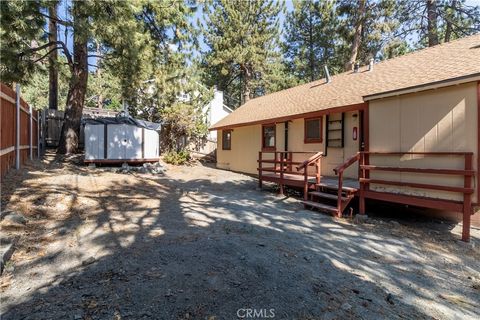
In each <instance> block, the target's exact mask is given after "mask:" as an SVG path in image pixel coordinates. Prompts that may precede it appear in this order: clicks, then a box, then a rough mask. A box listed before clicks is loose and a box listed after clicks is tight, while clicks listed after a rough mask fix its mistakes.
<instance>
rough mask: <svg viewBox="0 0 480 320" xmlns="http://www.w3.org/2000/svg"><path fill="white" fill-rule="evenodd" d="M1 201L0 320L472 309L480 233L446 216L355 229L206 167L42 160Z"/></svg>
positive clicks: (479, 276)
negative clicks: (144, 169) (6, 255)
mask: <svg viewBox="0 0 480 320" xmlns="http://www.w3.org/2000/svg"><path fill="white" fill-rule="evenodd" d="M2 207H3V208H4V209H5V208H7V209H11V210H14V211H16V212H19V213H22V214H23V215H25V217H26V218H27V219H28V223H27V225H26V226H25V227H21V228H5V227H4V228H2V234H4V235H8V236H10V237H17V245H16V247H17V249H16V251H15V253H14V255H13V257H12V261H11V262H9V265H8V267H7V270H6V271H5V272H4V273H3V275H2V276H1V283H0V290H1V307H0V311H1V314H2V316H1V318H2V319H4V320H7V319H209V320H212V319H237V318H246V316H247V315H250V316H251V315H256V318H264V319H267V318H268V319H272V318H274V319H401V318H402V319H403V318H407V319H430V318H436V319H478V318H479V317H480V309H479V307H478V303H479V297H480V273H479V270H480V250H479V244H480V234H479V231H478V230H472V236H473V238H472V242H471V243H470V244H465V243H463V242H461V241H459V238H460V229H461V227H460V226H452V225H449V224H445V223H432V222H421V223H413V222H410V221H407V220H397V221H394V222H392V221H391V219H386V218H375V219H370V220H369V222H368V223H365V224H354V223H353V222H351V221H349V220H348V219H342V220H338V219H334V218H332V217H329V216H326V215H324V214H320V213H317V212H312V211H308V210H304V209H303V207H302V206H301V204H300V203H299V201H298V200H296V199H295V198H293V197H279V196H276V194H275V193H274V192H272V190H257V188H256V181H255V179H253V178H251V177H248V176H245V175H241V174H237V173H232V172H227V171H222V170H217V169H214V168H211V167H209V166H204V165H201V164H197V165H195V166H191V167H169V168H168V170H167V173H166V174H165V175H164V176H159V175H156V176H155V175H150V174H140V173H134V174H120V173H113V172H111V171H109V170H108V169H101V168H97V169H93V168H87V167H85V166H79V165H76V164H75V163H74V162H68V163H66V164H63V163H61V162H58V161H55V160H54V159H53V158H49V159H47V160H45V161H43V162H36V163H32V164H30V165H29V166H27V167H26V168H25V169H23V170H21V171H15V170H13V171H11V172H10V173H9V174H8V175H7V177H6V178H5V179H4V180H3V182H2ZM248 309H253V310H250V311H249V310H248ZM254 311H255V312H256V314H254V313H253V312H254ZM249 312H250V313H249Z"/></svg>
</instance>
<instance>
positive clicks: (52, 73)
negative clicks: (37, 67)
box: [48, 1, 58, 110]
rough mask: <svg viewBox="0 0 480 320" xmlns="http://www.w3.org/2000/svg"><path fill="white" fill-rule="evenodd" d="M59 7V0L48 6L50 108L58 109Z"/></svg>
mask: <svg viewBox="0 0 480 320" xmlns="http://www.w3.org/2000/svg"><path fill="white" fill-rule="evenodd" d="M57 7H58V1H52V2H51V3H50V5H49V6H48V15H49V18H48V41H49V42H50V43H52V45H51V46H50V48H49V49H50V50H51V52H50V55H49V57H48V71H49V76H48V84H49V89H48V108H49V109H53V110H57V109H58V51H57V50H55V47H56V44H55V42H56V41H57V39H58V35H57Z"/></svg>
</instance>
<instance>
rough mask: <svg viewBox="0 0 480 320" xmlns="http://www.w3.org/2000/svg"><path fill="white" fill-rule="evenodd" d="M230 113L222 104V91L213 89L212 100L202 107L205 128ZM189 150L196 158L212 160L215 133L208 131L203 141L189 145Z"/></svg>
mask: <svg viewBox="0 0 480 320" xmlns="http://www.w3.org/2000/svg"><path fill="white" fill-rule="evenodd" d="M231 112H232V109H230V108H229V107H228V106H226V105H225V103H224V96H223V91H220V90H218V89H217V88H214V91H213V98H212V100H211V101H210V102H209V103H208V104H206V105H205V106H204V107H203V114H204V115H205V121H206V123H207V126H209V127H210V126H211V125H212V124H214V123H217V122H218V121H220V120H222V119H223V118H225V117H226V116H228V115H229V114H230V113H231ZM190 150H191V151H192V152H193V155H194V156H195V157H197V158H214V157H215V153H216V150H217V131H215V130H212V131H209V132H208V135H207V136H206V137H205V138H204V139H199V140H198V141H194V142H193V143H191V145H190Z"/></svg>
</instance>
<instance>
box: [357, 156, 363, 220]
mask: <svg viewBox="0 0 480 320" xmlns="http://www.w3.org/2000/svg"><path fill="white" fill-rule="evenodd" d="M364 164H365V153H363V152H361V153H360V166H359V167H360V170H359V172H358V174H359V176H360V179H359V180H360V195H359V199H358V201H359V211H360V212H359V213H360V214H365V184H364V183H363V182H362V178H365V170H364V169H362V166H363V165H364Z"/></svg>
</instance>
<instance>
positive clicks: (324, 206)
mask: <svg viewBox="0 0 480 320" xmlns="http://www.w3.org/2000/svg"><path fill="white" fill-rule="evenodd" d="M302 202H303V203H304V204H305V205H307V206H311V207H315V208H318V209H321V210H325V211H329V212H335V213H336V212H337V211H338V210H337V207H334V206H329V205H328V204H323V203H320V202H315V201H308V200H302Z"/></svg>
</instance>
